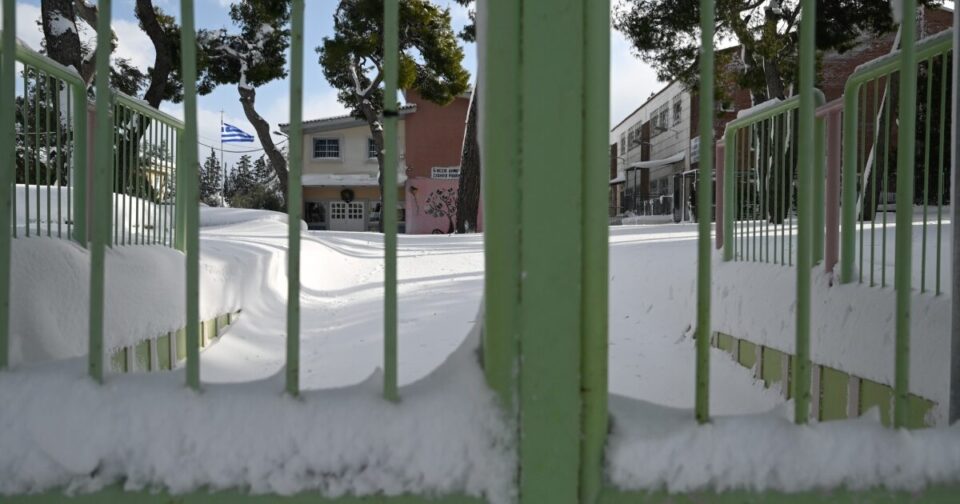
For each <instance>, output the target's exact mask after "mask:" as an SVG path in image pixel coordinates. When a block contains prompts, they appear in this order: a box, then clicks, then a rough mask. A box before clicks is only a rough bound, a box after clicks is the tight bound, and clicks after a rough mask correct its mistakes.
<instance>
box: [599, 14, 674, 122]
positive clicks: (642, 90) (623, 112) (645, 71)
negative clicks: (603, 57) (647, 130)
mask: <svg viewBox="0 0 960 504" xmlns="http://www.w3.org/2000/svg"><path fill="white" fill-rule="evenodd" d="M630 47H631V46H630V42H628V41H627V40H626V39H625V38H624V37H623V34H622V33H620V32H618V31H617V30H612V29H611V30H610V125H611V126H612V125H614V124H617V123H619V122H620V121H621V120H623V119H624V118H625V117H626V116H627V115H628V114H630V113H631V112H633V111H634V110H635V109H636V108H637V107H639V106H640V105H641V104H643V102H644V101H646V100H647V98H648V97H650V95H651V94H652V93H655V92H656V91H659V90H660V89H661V88H662V87H664V86H666V84H664V83H661V82H659V81H657V75H656V72H655V71H654V70H653V67H651V66H650V65H648V64H646V63H644V62H642V61H640V60H639V59H638V58H637V57H635V56H634V55H632V54H631V53H630Z"/></svg>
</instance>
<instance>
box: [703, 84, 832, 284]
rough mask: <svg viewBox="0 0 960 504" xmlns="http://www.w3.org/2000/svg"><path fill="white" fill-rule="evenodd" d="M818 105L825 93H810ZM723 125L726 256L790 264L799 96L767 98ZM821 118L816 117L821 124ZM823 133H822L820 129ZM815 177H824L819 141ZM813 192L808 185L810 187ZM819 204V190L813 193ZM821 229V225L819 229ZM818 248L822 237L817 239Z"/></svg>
mask: <svg viewBox="0 0 960 504" xmlns="http://www.w3.org/2000/svg"><path fill="white" fill-rule="evenodd" d="M814 96H815V102H816V105H817V107H819V106H821V105H823V103H824V98H823V93H821V92H820V91H819V90H815V92H814ZM769 103H770V104H769V105H766V106H762V107H760V108H758V109H757V110H756V111H755V112H753V113H750V114H746V115H743V116H741V117H738V118H737V119H736V120H734V121H731V122H730V123H729V124H727V129H726V131H725V132H724V136H723V153H724V163H723V181H722V183H723V184H724V186H725V187H724V190H723V194H724V201H723V205H724V208H723V210H722V213H721V215H722V216H723V219H724V221H725V222H724V224H723V226H722V228H723V232H724V233H725V236H724V239H723V243H724V249H723V253H724V259H725V260H728V261H729V260H734V261H750V262H764V263H771V264H779V265H784V266H793V265H794V262H795V260H796V254H797V244H796V243H795V241H796V234H797V224H798V222H797V217H798V202H799V197H800V194H799V193H798V188H799V184H798V181H799V178H798V177H799V176H800V172H799V171H798V165H799V158H800V152H801V151H802V150H803V148H801V147H800V146H801V145H802V144H800V143H799V140H800V138H799V110H800V96H794V97H791V98H788V99H786V100H784V101H779V102H769ZM822 121H823V119H818V124H819V125H821V127H822ZM821 134H822V132H821ZM817 145H818V147H819V149H817V152H816V153H815V154H816V156H815V160H816V163H815V166H814V169H815V170H816V175H815V177H814V178H815V179H817V180H819V179H822V178H823V174H824V173H825V171H826V169H825V161H826V158H825V157H824V153H823V150H822V148H823V146H824V143H823V142H817ZM811 190H812V188H811ZM812 196H813V197H814V203H813V204H814V205H815V206H816V207H822V206H823V191H813V194H812ZM819 229H820V230H821V231H820V233H822V226H821V227H820V228H819ZM819 243H820V244H821V247H822V241H821V242H819Z"/></svg>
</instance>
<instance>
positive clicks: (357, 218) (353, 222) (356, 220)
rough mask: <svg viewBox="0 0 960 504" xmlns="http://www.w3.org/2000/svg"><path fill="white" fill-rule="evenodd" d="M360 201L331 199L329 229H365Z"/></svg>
mask: <svg viewBox="0 0 960 504" xmlns="http://www.w3.org/2000/svg"><path fill="white" fill-rule="evenodd" d="M363 206H364V205H363V203H362V202H351V203H347V202H346V201H331V202H330V230H331V231H365V230H366V219H365V218H364V216H365V212H364V211H363V210H364V209H363Z"/></svg>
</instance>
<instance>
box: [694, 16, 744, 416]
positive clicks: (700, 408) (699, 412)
mask: <svg viewBox="0 0 960 504" xmlns="http://www.w3.org/2000/svg"><path fill="white" fill-rule="evenodd" d="M713 3H714V2H713V0H700V37H701V41H700V169H699V170H698V172H699V173H698V180H699V182H698V186H699V187H698V189H697V208H699V209H700V211H699V212H698V215H697V217H698V218H697V224H698V231H699V237H698V238H697V365H696V387H697V391H696V401H695V403H696V405H695V408H696V417H697V422H699V423H706V422H708V421H710V260H711V258H710V220H711V219H710V203H711V201H710V200H711V199H712V198H711V196H712V194H713V191H711V190H710V187H711V183H712V179H713V137H714V135H713V118H714V115H715V112H714V110H713V81H714V75H713V67H714V62H713V31H714V28H713V23H714V10H713V8H714V6H713ZM728 140H729V139H728ZM724 145H725V146H726V149H728V152H731V153H732V152H735V151H736V147H735V146H734V145H732V144H729V143H725V144H724ZM727 159H728V160H729V159H730V158H729V155H728V157H727ZM724 167H725V171H726V172H727V173H729V174H730V175H733V173H734V171H735V170H736V165H735V164H734V163H726V164H725V165H724ZM717 183H720V181H717ZM728 194H733V191H730V192H729V193H728ZM725 210H726V209H725ZM724 213H725V218H726V219H727V224H730V225H729V227H728V228H725V229H724V232H726V233H729V232H731V231H733V225H732V223H731V221H730V218H731V217H732V215H733V213H732V212H731V213H730V215H726V212H724ZM728 236H730V235H728ZM732 242H733V240H730V241H729V242H728V241H726V239H724V253H725V254H726V253H727V252H726V250H727V248H728V247H730V245H731V244H732Z"/></svg>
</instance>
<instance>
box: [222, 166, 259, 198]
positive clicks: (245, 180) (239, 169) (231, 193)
mask: <svg viewBox="0 0 960 504" xmlns="http://www.w3.org/2000/svg"><path fill="white" fill-rule="evenodd" d="M227 179H228V181H229V189H228V190H227V191H226V194H225V196H226V198H227V201H228V202H229V203H230V206H232V207H238V206H240V203H241V202H243V201H244V198H245V197H247V195H249V194H250V192H251V191H253V190H254V187H255V185H256V180H255V179H254V175H253V166H252V163H251V161H250V156H248V155H243V156H241V157H240V160H239V161H237V165H236V166H235V167H234V168H233V171H232V172H231V173H230V175H229V176H228V177H227Z"/></svg>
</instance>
